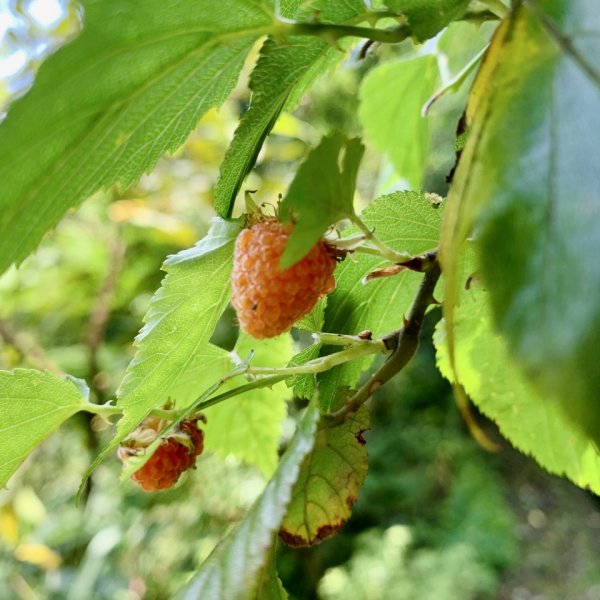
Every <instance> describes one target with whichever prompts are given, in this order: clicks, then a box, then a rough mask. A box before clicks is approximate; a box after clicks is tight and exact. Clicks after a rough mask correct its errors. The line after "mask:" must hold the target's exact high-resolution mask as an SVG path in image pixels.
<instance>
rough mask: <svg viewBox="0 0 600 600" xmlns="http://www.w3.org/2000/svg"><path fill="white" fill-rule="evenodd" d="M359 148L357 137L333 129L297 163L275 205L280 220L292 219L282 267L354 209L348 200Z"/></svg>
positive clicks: (290, 263) (361, 149)
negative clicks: (290, 232)
mask: <svg viewBox="0 0 600 600" xmlns="http://www.w3.org/2000/svg"><path fill="white" fill-rule="evenodd" d="M363 151H364V147H363V145H362V144H361V143H360V140H358V139H351V140H349V139H347V138H346V136H345V135H343V134H341V133H333V134H331V135H329V136H327V137H324V138H323V139H322V140H321V143H320V144H319V145H318V146H317V147H316V148H314V149H313V150H312V151H311V152H310V154H309V155H308V157H307V158H306V160H305V161H304V162H303V163H302V164H301V165H300V168H299V169H298V171H297V173H296V176H295V177H294V180H293V181H292V183H291V185H290V188H289V190H288V192H287V194H286V195H285V198H284V199H283V201H282V202H281V204H280V205H279V211H280V215H281V218H282V220H284V221H295V226H294V231H293V232H292V235H291V236H290V239H289V240H288V243H287V246H286V248H285V252H284V253H283V256H282V257H281V267H282V268H287V267H289V266H291V265H293V264H294V263H295V262H296V261H298V260H300V259H301V258H302V257H303V256H304V255H305V254H306V253H308V252H309V251H310V249H311V248H312V247H313V246H314V245H315V244H316V243H317V242H318V241H319V239H320V238H321V236H322V235H323V234H324V233H325V231H326V230H327V229H328V228H329V227H330V226H331V225H333V224H335V223H336V222H337V221H340V220H341V219H343V218H345V217H348V216H350V215H352V214H353V213H354V208H353V204H352V200H353V198H354V187H355V185H356V175H357V172H358V166H359V164H360V159H361V158H362V155H363Z"/></svg>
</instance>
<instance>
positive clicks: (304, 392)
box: [286, 343, 322, 398]
mask: <svg viewBox="0 0 600 600" xmlns="http://www.w3.org/2000/svg"><path fill="white" fill-rule="evenodd" d="M321 347H322V346H321V344H320V343H319V344H312V345H311V346H308V347H307V348H304V349H303V350H301V351H300V352H298V354H296V356H294V358H292V360H291V361H290V365H289V366H290V367H295V366H298V365H303V364H304V363H306V362H308V361H309V360H312V359H313V358H318V357H319V354H320V351H321ZM286 383H287V385H288V387H290V388H292V390H293V391H294V394H295V395H296V396H297V397H298V398H312V397H313V396H314V394H315V387H316V383H317V380H316V377H315V376H314V375H296V376H294V377H291V378H290V379H288V380H287V382H286Z"/></svg>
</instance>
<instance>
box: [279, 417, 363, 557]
mask: <svg viewBox="0 0 600 600" xmlns="http://www.w3.org/2000/svg"><path fill="white" fill-rule="evenodd" d="M369 423H370V419H369V411H368V409H367V407H366V406H364V405H363V406H362V407H361V408H360V409H359V410H358V412H356V413H354V414H353V415H351V416H350V417H349V418H348V420H347V421H345V422H344V423H343V424H342V425H338V426H337V427H333V428H323V429H319V430H318V431H317V437H316V439H315V447H314V448H313V450H312V452H311V453H310V454H309V455H308V456H307V457H306V458H305V459H304V462H303V463H302V467H301V469H300V475H299V476H298V481H296V484H295V485H294V490H293V492H292V501H291V503H290V506H289V509H288V512H287V514H286V516H285V518H284V519H283V523H282V524H281V529H280V531H279V536H280V537H281V539H282V540H283V541H284V542H285V543H286V544H288V545H290V546H294V547H301V546H312V545H313V544H317V543H319V542H322V541H323V540H326V539H327V538H329V537H331V536H333V535H335V534H336V533H337V532H338V531H339V530H340V529H341V528H342V527H343V525H344V524H345V523H346V521H347V520H348V519H349V518H350V514H351V512H352V505H353V504H354V502H355V501H356V499H357V497H358V492H359V490H360V488H361V486H362V484H363V481H364V480H365V477H366V476H367V447H366V442H365V440H364V438H363V437H362V434H363V433H364V432H365V431H367V430H368V429H370V425H369Z"/></svg>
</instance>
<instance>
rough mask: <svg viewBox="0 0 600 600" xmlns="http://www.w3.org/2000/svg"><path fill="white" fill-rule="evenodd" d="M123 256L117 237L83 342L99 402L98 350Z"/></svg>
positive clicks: (101, 399)
mask: <svg viewBox="0 0 600 600" xmlns="http://www.w3.org/2000/svg"><path fill="white" fill-rule="evenodd" d="M124 256H125V243H124V242H123V241H122V240H120V239H119V238H115V239H114V240H113V241H112V244H111V248H110V255H109V257H108V260H109V263H108V271H107V272H106V275H105V277H104V280H103V281H102V284H101V286H100V289H99V290H98V297H97V299H96V303H95V305H94V308H93V309H92V312H91V314H90V318H89V322H88V330H87V335H86V337H85V342H86V345H87V347H88V373H89V381H90V385H91V386H92V388H93V391H94V394H95V396H96V398H97V401H98V402H99V403H100V404H101V403H103V402H104V401H105V400H106V398H105V396H106V394H105V391H104V389H103V388H102V387H101V386H99V385H97V382H96V376H97V375H98V374H99V373H100V371H101V369H100V365H99V363H98V351H99V349H100V346H101V345H102V342H103V341H104V334H105V332H106V325H107V323H108V319H109V318H110V313H111V305H112V300H113V297H114V295H115V290H116V287H117V281H118V279H119V273H120V272H121V268H122V266H123V258H124Z"/></svg>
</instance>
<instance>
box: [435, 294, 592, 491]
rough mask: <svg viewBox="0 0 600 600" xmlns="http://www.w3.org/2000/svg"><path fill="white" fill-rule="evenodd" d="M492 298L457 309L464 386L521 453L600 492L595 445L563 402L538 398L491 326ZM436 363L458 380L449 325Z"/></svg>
mask: <svg viewBox="0 0 600 600" xmlns="http://www.w3.org/2000/svg"><path fill="white" fill-rule="evenodd" d="M489 296H490V294H489V293H488V292H486V291H484V290H483V289H481V288H480V287H479V286H477V285H472V286H471V288H470V289H469V290H464V291H463V293H462V298H461V304H460V306H459V307H458V308H457V310H456V324H455V338H456V345H455V352H456V369H457V374H458V377H459V380H460V383H461V384H462V385H463V386H464V388H465V391H466V392H467V393H468V394H469V396H470V397H471V399H472V400H473V402H474V403H475V404H476V405H477V407H478V408H479V409H480V410H481V411H482V412H483V413H484V414H485V415H486V416H487V417H489V418H490V419H492V420H493V421H494V422H495V423H496V424H497V425H498V427H499V428H500V431H501V432H502V434H503V435H504V436H505V437H506V438H507V439H508V440H509V441H510V442H511V443H512V444H513V445H514V446H515V447H516V448H517V449H518V450H520V451H521V452H523V453H525V454H528V455H530V456H532V457H533V458H534V459H535V460H536V461H537V462H538V463H539V464H540V465H541V466H542V467H544V468H545V469H547V470H548V471H550V472H551V473H554V474H556V475H564V476H565V477H568V478H569V479H570V480H571V481H573V482H574V483H576V484H577V485H579V486H580V487H583V488H589V489H591V490H592V491H593V492H594V493H596V494H598V493H600V455H599V454H598V450H597V447H596V445H595V444H594V443H593V442H592V440H591V439H590V438H588V437H587V436H586V435H584V434H583V433H582V432H581V431H580V430H579V428H577V427H576V426H575V425H573V424H572V423H571V422H570V421H569V420H568V419H567V417H566V416H565V414H564V411H563V410H562V408H561V406H560V404H559V403H557V402H556V401H554V400H551V399H549V398H548V397H546V396H544V395H542V394H540V393H538V391H537V390H536V389H535V388H534V387H533V386H532V385H531V384H530V383H529V382H528V381H527V380H526V378H525V377H524V376H523V375H522V373H521V372H520V370H519V368H518V366H517V365H516V364H514V362H513V360H512V359H511V357H510V355H509V352H508V349H507V347H506V342H505V340H504V339H503V338H502V336H500V335H499V334H498V333H496V332H495V331H494V329H493V326H492V320H491V314H490V305H489V301H490V297H489ZM435 343H436V347H437V364H438V367H439V368H440V370H441V372H442V374H443V375H444V376H445V377H446V378H447V379H449V380H450V381H453V380H454V376H453V373H452V368H451V366H450V361H449V358H448V346H447V344H446V341H445V331H444V323H443V321H440V323H439V324H438V327H437V331H436V335H435Z"/></svg>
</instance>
